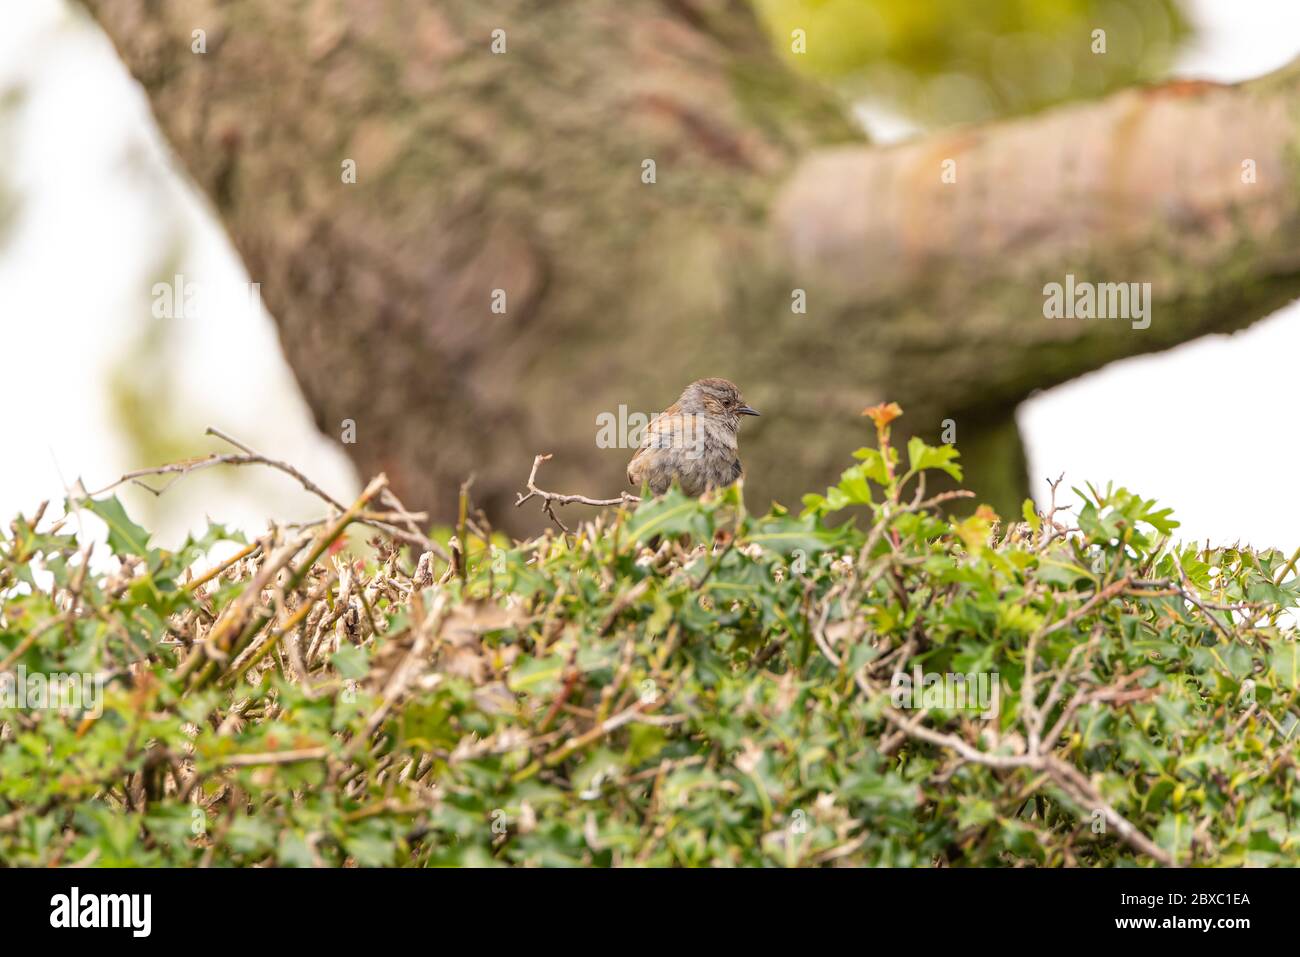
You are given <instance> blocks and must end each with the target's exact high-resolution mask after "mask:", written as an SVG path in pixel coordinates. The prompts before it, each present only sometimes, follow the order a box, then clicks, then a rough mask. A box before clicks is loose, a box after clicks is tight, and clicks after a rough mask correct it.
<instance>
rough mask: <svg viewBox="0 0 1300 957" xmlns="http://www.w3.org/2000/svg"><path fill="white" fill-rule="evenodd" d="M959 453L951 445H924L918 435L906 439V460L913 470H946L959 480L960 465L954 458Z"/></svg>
mask: <svg viewBox="0 0 1300 957" xmlns="http://www.w3.org/2000/svg"><path fill="white" fill-rule="evenodd" d="M959 455H960V453H959V452H958V451H957V450H956V449H955V448H953V447H952V446H951V445H941V446H938V447H935V446H933V445H926V444H925V442H924V441H923V440H922V439H920V438H919V437H918V436H915V435H914V436H912V437H911V438H910V439H908V441H907V460H908V462H909V463H910V464H911V468H912V470H913V471H915V472H921V471H924V470H925V469H939V470H940V471H942V472H947V473H948V474H949V475H950V476H952V477H953V478H954V479H955V480H956V481H958V482H960V481H961V466H960V465H958V464H957V463H956V461H955V459H956V458H957V457H958V456H959Z"/></svg>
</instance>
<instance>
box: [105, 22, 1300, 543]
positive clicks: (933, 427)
mask: <svg viewBox="0 0 1300 957" xmlns="http://www.w3.org/2000/svg"><path fill="white" fill-rule="evenodd" d="M83 3H84V4H85V6H87V7H88V8H89V9H90V10H91V11H92V12H93V13H94V15H95V16H96V17H97V18H98V20H99V22H100V23H101V24H103V26H104V28H105V29H106V30H107V31H108V33H109V35H110V36H111V37H112V38H113V39H114V41H115V42H116V44H117V46H118V49H119V50H120V52H121V54H122V56H123V58H124V60H125V61H126V63H127V65H128V66H129V67H130V69H131V70H132V72H133V73H134V74H135V75H136V76H137V77H138V78H139V80H140V81H141V83H142V84H143V85H144V87H145V89H146V90H147V91H148V93H149V97H150V100H151V102H152V105H153V108H154V112H155V115H156V116H157V118H158V120H159V123H160V125H161V126H162V128H163V131H164V132H165V134H166V136H167V137H168V139H169V140H170V142H171V143H172V144H173V146H174V148H175V149H176V152H177V154H178V156H179V158H180V160H181V163H182V164H183V165H184V167H185V168H186V169H187V170H188V171H189V173H190V175H191V176H192V177H193V178H194V180H195V182H196V183H197V184H198V185H199V187H200V188H201V189H202V190H203V191H204V192H205V193H206V194H207V195H208V196H209V197H210V198H211V199H212V201H213V203H214V205H215V207H216V211H217V213H218V215H219V216H220V217H221V218H222V220H223V221H224V222H225V224H226V226H227V228H228V230H229V231H230V234H231V236H232V238H233V240H234V243H235V245H236V247H237V248H238V250H239V252H240V254H241V255H242V256H243V259H244V262H245V263H246V265H247V267H248V270H249V273H250V275H251V277H252V279H253V280H254V281H257V282H260V283H261V288H262V295H263V298H264V300H265V301H266V303H267V305H268V307H269V308H270V310H271V312H272V314H273V315H274V317H275V319H276V322H277V325H278V327H279V330H280V338H281V342H282V344H283V346H284V350H285V353H286V356H287V358H288V360H289V363H290V365H291V366H292V367H293V369H294V370H295V373H296V375H297V377H298V380H299V382H300V384H301V386H302V389H303V392H304V394H305V396H306V398H307V401H308V403H309V404H310V405H311V407H312V409H313V410H314V412H315V415H316V419H317V423H318V425H319V426H320V428H321V429H322V431H323V432H325V433H326V434H327V435H335V436H337V435H338V434H339V431H340V429H341V427H342V426H341V424H342V421H343V420H344V419H352V420H355V422H356V424H357V436H356V437H357V441H356V443H355V444H352V445H348V446H346V448H347V449H348V451H349V453H350V454H352V455H353V457H354V459H355V460H356V462H357V465H358V467H359V468H360V469H361V471H362V472H365V473H369V472H374V471H378V470H385V471H387V472H388V473H389V475H390V477H391V478H392V479H393V482H394V484H395V486H396V487H397V488H398V489H399V491H401V492H402V493H403V495H404V497H405V498H406V499H407V500H408V504H411V505H412V506H420V507H425V508H429V509H430V510H431V511H432V512H433V513H434V514H435V515H436V516H437V517H439V518H442V519H446V518H448V517H449V516H450V515H451V514H452V513H453V511H454V508H455V500H456V494H455V493H456V489H457V487H458V485H459V483H460V482H461V481H462V480H463V479H464V478H465V477H466V476H468V475H469V474H471V473H473V474H474V475H475V476H476V483H475V486H474V488H475V497H476V499H477V500H478V501H479V502H480V503H481V504H483V505H484V506H485V507H487V509H488V510H489V514H490V515H491V517H492V518H493V520H494V521H496V522H499V523H501V524H504V525H505V526H506V527H509V528H511V529H513V530H516V531H523V530H525V529H529V528H532V527H534V525H533V519H534V518H535V516H534V515H532V514H528V515H526V516H525V515H519V514H518V513H515V512H514V510H513V509H511V508H510V507H509V506H510V504H511V503H512V502H513V492H514V491H515V490H516V489H518V488H519V487H520V486H521V485H522V481H523V479H524V477H525V476H526V475H527V470H528V467H529V465H530V463H531V461H532V457H533V454H534V453H536V452H540V451H546V452H553V453H554V454H555V457H554V459H553V461H552V463H551V464H550V465H548V466H547V471H545V472H544V474H543V484H544V485H545V486H546V487H553V488H557V489H560V490H563V491H571V492H582V493H586V494H591V495H612V494H615V493H616V491H617V490H618V489H619V488H620V487H621V486H622V485H623V483H624V481H625V479H624V478H623V472H624V468H625V466H626V462H627V459H628V458H629V457H630V454H631V452H630V450H617V449H602V448H598V447H597V442H596V435H597V416H598V415H599V414H600V413H605V412H616V411H617V409H618V407H619V405H620V404H623V405H626V406H628V407H629V408H630V409H632V410H634V411H641V412H647V413H653V412H656V411H658V410H659V409H661V408H663V407H665V406H666V405H668V404H669V403H670V402H671V401H672V400H673V399H674V398H675V397H676V396H677V394H678V392H679V391H680V390H681V388H682V387H683V386H684V385H685V384H686V383H687V382H689V381H691V380H692V379H695V378H699V377H703V376H710V375H717V376H725V377H727V378H731V379H733V380H735V381H736V382H737V383H739V384H740V386H741V387H742V389H743V391H744V393H745V395H746V398H747V399H748V400H749V401H750V402H751V404H753V405H755V406H756V407H758V408H759V409H761V410H762V411H763V413H764V416H763V418H762V419H760V420H757V421H755V422H753V423H750V422H746V423H745V429H744V431H743V432H742V435H741V453H742V458H743V460H744V462H745V466H746V472H747V476H748V479H747V489H748V494H749V496H750V498H751V506H752V507H755V508H758V507H762V506H764V505H765V504H766V501H767V499H769V498H778V499H780V500H782V501H785V502H786V503H787V504H795V503H796V502H797V496H798V494H799V493H800V492H803V491H806V490H808V489H813V488H818V487H820V486H823V485H825V484H827V483H828V482H830V481H832V480H833V479H834V478H835V476H836V475H837V474H838V472H839V470H840V468H841V467H843V465H845V464H846V463H847V462H848V461H849V459H848V452H849V451H850V450H851V449H853V448H855V447H856V446H858V445H860V444H862V442H863V441H864V440H865V437H866V432H865V429H864V428H863V426H862V424H861V420H860V419H859V418H858V413H859V411H860V410H861V408H862V407H863V406H864V405H867V404H870V403H872V402H875V401H878V400H881V399H896V400H898V401H900V402H901V403H902V404H903V405H904V407H905V409H906V411H907V414H906V417H905V419H904V420H902V421H900V423H899V424H900V425H906V426H907V427H908V428H910V429H911V430H913V431H915V432H918V433H921V434H925V435H926V436H927V437H930V438H932V439H937V438H938V437H939V433H940V431H941V428H942V425H941V423H942V420H944V419H947V418H951V419H953V420H955V422H956V424H957V430H958V443H959V445H961V446H962V447H963V448H964V449H965V450H966V452H967V460H968V476H969V478H970V480H971V483H972V484H973V485H974V487H975V488H976V490H977V491H979V492H980V493H981V494H982V495H983V497H985V498H986V499H988V500H991V501H993V502H994V503H995V505H996V506H997V507H999V508H1000V509H1002V510H1004V511H1005V510H1006V509H1007V508H1013V507H1015V503H1016V501H1017V499H1018V498H1019V497H1020V496H1021V495H1022V494H1023V493H1024V464H1023V454H1022V453H1021V451H1020V444H1019V439H1018V436H1016V434H1015V426H1014V419H1013V413H1014V409H1015V405H1016V403H1017V402H1019V401H1020V400H1021V399H1022V398H1023V397H1024V396H1026V395H1027V394H1029V393H1030V392H1031V391H1032V390H1034V389H1037V388H1042V387H1045V386H1049V385H1052V384H1054V383H1056V382H1060V381H1064V380H1065V379H1067V378H1069V377H1071V376H1074V375H1078V374H1080V373H1081V372H1084V371H1087V370H1089V369H1094V368H1097V367H1099V366H1101V365H1103V364H1104V363H1106V362H1108V361H1110V360H1112V359H1114V358H1117V357H1120V356H1124V355H1131V354H1134V353H1138V352H1144V351H1149V350H1152V349H1159V348H1165V347H1167V346H1169V345H1172V344H1174V343H1177V342H1181V341H1184V340H1186V339H1189V338H1192V337H1194V336H1197V335H1201V334H1203V333H1206V332H1210V331H1217V330H1228V329H1235V328H1240V327H1242V326H1244V325H1245V324H1247V323H1249V322H1250V321H1252V320H1254V319H1256V318H1259V317H1260V316H1262V315H1264V314H1266V313H1267V312H1268V311H1270V310H1271V309H1273V308H1276V307H1277V306H1278V305H1281V304H1282V303H1284V302H1286V301H1287V300H1289V299H1290V298H1291V297H1292V296H1293V295H1295V293H1296V291H1297V285H1298V283H1300V261H1298V260H1300V243H1297V242H1296V240H1297V239H1298V238H1300V217H1298V216H1297V207H1298V206H1300V204H1298V203H1297V193H1296V190H1295V185H1296V183H1297V181H1298V180H1300V170H1298V169H1297V166H1298V165H1300V164H1297V161H1296V157H1297V155H1300V154H1297V151H1296V149H1295V147H1296V130H1297V122H1296V118H1295V116H1294V115H1293V112H1292V111H1293V107H1292V104H1295V103H1297V102H1300V99H1298V98H1297V96H1296V93H1297V90H1296V86H1297V80H1296V75H1295V73H1294V71H1287V72H1284V73H1282V74H1279V75H1277V76H1275V77H1273V78H1270V79H1269V80H1268V81H1262V82H1259V83H1257V84H1254V85H1249V86H1246V87H1241V88H1221V87H1211V86H1189V85H1186V84H1183V85H1178V86H1175V87H1170V88H1164V89H1161V90H1148V91H1136V92H1128V93H1125V94H1122V95H1120V96H1117V97H1113V98H1111V99H1108V100H1106V101H1103V102H1101V103H1098V104H1090V105H1087V106H1083V107H1076V108H1072V109H1064V110H1058V111H1055V112H1053V113H1050V114H1046V115H1044V116H1040V117H1035V118H1031V119H1027V120H1023V121H1019V122H1017V123H1005V124H997V125H994V126H991V127H989V128H987V129H976V130H969V131H964V132H960V133H949V134H944V135H941V136H936V137H934V138H931V139H927V140H924V141H922V142H920V143H917V144H914V145H909V146H906V147H902V148H895V149H889V150H880V149H874V148H872V147H870V146H869V145H868V144H866V143H865V142H864V141H863V140H862V139H861V137H860V136H859V135H858V134H857V133H856V132H855V130H854V128H853V127H852V125H851V124H850V123H849V121H848V120H847V119H846V116H845V114H844V112H843V110H842V107H841V105H840V104H838V103H837V102H836V101H835V100H834V98H833V97H831V96H830V94H828V93H827V92H826V91H824V90H822V89H820V88H818V87H816V86H812V85H809V84H808V83H806V82H804V81H802V80H800V79H799V78H798V77H797V76H796V75H795V74H794V73H793V72H792V71H791V70H790V68H789V67H788V65H787V64H786V63H785V62H784V61H783V59H782V58H781V57H780V56H779V55H778V54H777V53H776V52H775V51H774V50H773V49H772V47H771V45H770V43H769V40H768V39H767V37H766V36H765V35H764V34H763V31H762V30H761V28H760V26H759V25H758V23H757V22H756V20H755V18H754V15H753V13H752V11H751V10H750V8H749V6H748V4H747V3H745V2H743V0H589V2H585V3H577V2H564V0H553V2H546V3H539V2H535V0H497V2H494V3H484V2H481V0H446V2H443V3H439V4H437V5H436V6H429V5H426V4H414V3H407V2H401V0H367V2H361V0H350V2H344V0H303V2H281V0H227V2H221V3H217V2H216V0H187V2H177V3H166V4H163V3H158V2H154V0H83ZM196 29H203V30H206V32H207V44H208V48H207V53H205V54H196V53H194V52H192V36H193V31H194V30H196ZM495 30H504V31H505V43H506V52H504V53H494V52H493V51H492V49H491V44H492V40H493V31H495ZM948 158H953V159H955V160H956V170H957V182H956V183H944V182H942V180H941V163H942V161H943V160H944V159H948ZM1248 158H1251V159H1254V160H1255V161H1256V164H1257V169H1258V182H1256V183H1253V184H1243V183H1242V182H1241V181H1240V175H1239V174H1240V172H1241V162H1242V161H1243V160H1245V159H1248ZM349 159H350V160H354V161H355V163H356V168H357V182H356V183H355V184H349V183H345V182H344V181H343V177H342V175H341V167H342V164H343V162H344V161H345V160H349ZM646 160H653V161H654V163H655V172H656V181H655V182H654V183H653V184H647V183H645V182H644V181H643V176H642V173H643V169H644V165H643V164H644V163H645V161H646ZM1067 271H1071V272H1073V273H1075V274H1076V275H1077V276H1079V278H1081V279H1089V280H1092V281H1095V282H1112V281H1114V282H1118V281H1139V282H1141V281H1151V282H1152V283H1153V284H1154V290H1155V310H1156V311H1155V313H1154V316H1153V321H1152V324H1151V327H1150V328H1149V329H1146V330H1133V329H1131V328H1130V327H1129V326H1128V324H1126V323H1121V322H1115V321H1109V322H1103V321H1092V322H1085V321H1080V322H1073V323H1071V322H1065V321H1059V320H1057V321H1053V320H1046V319H1044V318H1043V315H1042V302H1043V297H1042V287H1043V284H1044V283H1045V282H1047V281H1053V280H1055V281H1060V280H1061V279H1062V278H1063V276H1064V274H1065V273H1066V272H1067ZM498 289H499V290H504V291H505V294H506V312H505V314H504V315H499V314H495V313H494V312H493V311H492V304H493V294H494V290H498ZM795 289H802V290H804V291H805V292H806V295H807V298H808V311H807V313H806V314H800V313H796V312H794V311H793V310H792V308H791V297H792V292H793V290H795Z"/></svg>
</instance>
